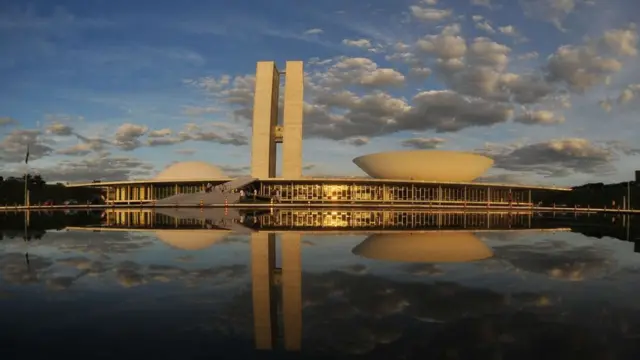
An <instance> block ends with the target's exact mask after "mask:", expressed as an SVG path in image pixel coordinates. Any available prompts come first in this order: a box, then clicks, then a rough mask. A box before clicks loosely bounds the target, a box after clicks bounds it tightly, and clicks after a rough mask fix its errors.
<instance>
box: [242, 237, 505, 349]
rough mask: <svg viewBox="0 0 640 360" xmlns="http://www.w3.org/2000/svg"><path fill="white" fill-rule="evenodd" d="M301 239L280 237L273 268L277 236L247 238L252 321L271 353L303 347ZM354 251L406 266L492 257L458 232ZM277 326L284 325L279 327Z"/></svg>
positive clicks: (370, 243) (367, 244)
mask: <svg viewBox="0 0 640 360" xmlns="http://www.w3.org/2000/svg"><path fill="white" fill-rule="evenodd" d="M405 235H406V236H405ZM301 240H302V233H298V232H287V233H282V234H280V248H281V254H280V255H281V259H280V260H281V261H280V263H281V265H280V267H278V266H277V259H276V258H277V256H278V254H276V234H275V233H270V232H255V233H253V234H252V235H251V274H252V285H251V287H252V300H253V323H254V339H255V347H256V349H258V350H273V349H277V348H280V346H281V345H282V347H283V348H284V349H285V350H287V351H298V350H301V348H302V320H303V319H302V260H301V259H302V257H301V255H302V253H301V250H302V248H301ZM392 242H393V243H394V246H393V247H391V246H390V245H391V243H392ZM353 253H355V254H357V255H362V256H365V257H369V258H372V259H376V260H386V261H400V262H411V263H443V262H449V263H451V262H455V263H463V262H470V261H477V260H482V259H487V258H490V257H491V256H492V255H493V252H492V250H491V249H490V248H489V247H488V246H487V245H486V244H484V242H482V241H481V240H480V239H478V238H477V237H475V236H474V235H473V234H472V233H470V232H459V231H445V232H432V233H429V234H417V235H416V236H414V237H412V236H411V234H409V233H407V234H381V235H380V234H377V235H372V236H370V237H368V238H367V239H365V240H364V241H363V242H362V243H360V244H359V245H358V246H356V247H355V248H354V249H353ZM280 317H282V321H279V318H280ZM279 324H283V329H280V328H279V327H278V325H279ZM279 339H282V344H280V343H279V342H278V340H279Z"/></svg>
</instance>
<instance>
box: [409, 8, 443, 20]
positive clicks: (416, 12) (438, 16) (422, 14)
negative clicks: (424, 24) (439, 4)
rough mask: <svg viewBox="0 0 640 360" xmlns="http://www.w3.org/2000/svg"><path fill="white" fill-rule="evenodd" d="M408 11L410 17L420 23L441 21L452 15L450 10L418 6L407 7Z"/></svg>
mask: <svg viewBox="0 0 640 360" xmlns="http://www.w3.org/2000/svg"><path fill="white" fill-rule="evenodd" d="M409 10H411V15H413V16H414V17H415V18H416V19H418V20H422V21H442V20H444V19H446V18H448V17H450V16H451V15H453V10H451V9H435V8H426V7H421V6H418V5H413V6H411V7H409Z"/></svg>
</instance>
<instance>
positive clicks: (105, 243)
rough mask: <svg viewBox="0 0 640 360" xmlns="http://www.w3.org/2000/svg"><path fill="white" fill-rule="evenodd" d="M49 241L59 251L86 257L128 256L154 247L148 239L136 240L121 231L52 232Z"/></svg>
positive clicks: (48, 236) (48, 237) (49, 234)
mask: <svg viewBox="0 0 640 360" xmlns="http://www.w3.org/2000/svg"><path fill="white" fill-rule="evenodd" d="M47 241H48V244H50V245H51V246H54V247H55V248H56V249H58V250H59V251H62V252H67V253H79V254H84V255H90V254H94V255H95V254H97V255H108V254H126V253H128V252H130V251H135V250H139V249H143V248H145V247H147V246H151V245H153V241H152V240H151V239H149V238H148V237H140V238H136V237H134V236H133V235H132V234H130V233H127V232H119V231H110V232H91V231H86V232H85V231H78V232H76V231H65V232H50V233H48V235H47Z"/></svg>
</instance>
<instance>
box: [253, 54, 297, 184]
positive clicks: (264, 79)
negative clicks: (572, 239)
mask: <svg viewBox="0 0 640 360" xmlns="http://www.w3.org/2000/svg"><path fill="white" fill-rule="evenodd" d="M284 73H285V74H286V75H285V76H286V78H285V97H284V121H283V123H284V124H283V126H282V127H280V126H278V103H279V98H280V75H281V73H280V72H279V71H278V69H277V68H276V66H275V63H274V62H273V61H261V62H258V65H257V67H256V84H255V94H254V103H253V134H252V140H251V142H252V145H251V146H252V150H251V176H253V177H256V178H262V179H265V178H274V177H276V159H277V148H276V144H277V143H278V142H282V143H283V155H282V160H283V161H282V176H283V177H284V178H289V179H292V178H293V179H295V178H299V177H301V176H302V119H303V105H304V104H303V97H304V70H303V63H302V61H287V64H286V71H285V72H284Z"/></svg>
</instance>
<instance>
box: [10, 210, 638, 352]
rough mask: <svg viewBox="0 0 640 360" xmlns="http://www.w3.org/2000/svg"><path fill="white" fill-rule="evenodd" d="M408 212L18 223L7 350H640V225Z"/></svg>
mask: <svg viewBox="0 0 640 360" xmlns="http://www.w3.org/2000/svg"><path fill="white" fill-rule="evenodd" d="M235 215H238V214H232V215H227V216H230V217H234V216H235ZM307 215H308V214H307ZM396 215H397V214H396ZM396 215H388V214H387V215H385V214H382V215H381V217H380V218H382V219H386V220H384V221H386V223H385V222H384V221H383V222H382V223H380V224H378V225H380V226H387V228H381V227H380V226H375V227H372V228H374V229H375V230H367V231H363V230H362V229H360V228H357V226H355V225H354V224H355V223H354V221H353V220H350V221H347V223H346V224H342V225H340V224H338V225H336V223H335V222H333V223H331V222H329V223H327V222H326V221H320V222H317V221H316V222H315V223H314V224H315V225H313V224H312V225H313V226H311V225H309V224H303V226H294V225H295V224H293V223H291V224H289V225H287V226H280V227H278V226H276V225H277V224H281V225H282V224H283V223H282V222H279V220H278V221H276V220H274V218H273V217H274V215H273V214H267V215H261V216H262V217H261V218H260V219H259V220H260V223H259V224H258V226H256V225H255V223H256V220H255V219H250V220H251V221H250V223H251V224H253V225H252V226H245V225H246V222H247V217H246V216H242V217H241V218H239V220H238V221H236V224H235V225H233V226H219V223H217V221H218V219H215V218H209V219H208V220H206V221H200V220H198V219H191V220H189V219H188V218H184V217H183V218H182V219H175V222H174V224H173V225H171V226H169V225H168V224H167V218H166V217H164V218H162V219H163V220H162V221H160V220H158V219H157V218H154V219H155V223H152V224H149V222H146V223H145V224H146V225H145V224H143V225H141V224H140V223H136V224H135V225H131V222H128V221H124V223H125V224H124V225H123V221H120V223H118V222H116V223H114V222H113V221H108V215H107V216H105V214H102V215H100V214H96V215H95V219H94V220H95V221H94V222H95V223H94V224H85V225H81V226H68V225H65V224H61V225H60V226H57V227H58V228H60V229H59V230H54V229H42V228H41V229H33V228H29V229H27V230H26V231H27V232H31V233H32V234H33V233H37V234H38V236H36V237H32V238H31V240H30V241H25V240H24V239H23V237H24V231H23V230H22V229H21V226H23V225H24V223H22V225H20V224H15V222H12V221H4V222H3V224H4V225H3V226H4V227H5V228H6V229H4V230H3V232H2V234H3V236H2V240H1V241H0V277H1V278H0V345H1V346H0V349H1V350H0V353H2V354H3V355H2V356H1V358H2V359H17V358H19V359H33V358H43V359H44V358H53V357H55V356H66V357H67V358H80V357H82V358H93V359H96V358H98V359H102V358H109V359H115V358H134V357H135V358H141V357H144V358H149V359H192V358H198V359H200V358H216V359H218V358H234V359H249V358H274V359H275V358H278V359H282V358H305V359H306V358H327V359H333V358H352V357H354V358H367V359H414V358H415V359H638V358H640V357H639V356H638V355H640V252H639V251H638V245H637V244H636V243H635V241H636V239H635V237H634V235H633V234H634V233H635V232H634V230H633V226H637V227H638V228H640V223H638V224H637V225H636V222H635V221H634V220H633V219H626V218H625V219H622V218H612V217H598V218H588V219H587V218H583V217H580V218H578V217H574V216H573V215H564V217H562V216H558V217H553V218H551V217H549V216H545V215H531V214H530V215H527V216H528V217H529V219H528V220H527V221H526V224H527V225H526V226H521V227H518V226H512V225H509V224H508V223H502V222H501V221H502V220H500V221H497V220H496V221H489V225H491V224H497V225H495V226H485V225H486V224H476V225H473V226H466V227H465V226H460V223H461V222H460V221H458V223H457V225H456V226H449V227H447V228H443V227H442V226H440V227H438V226H436V225H437V224H436V225H433V224H431V225H430V224H426V225H424V226H418V227H416V225H415V218H416V217H415V216H414V217H413V218H412V217H411V216H410V217H409V218H410V219H414V220H413V222H412V220H407V217H406V216H396ZM37 216H52V215H51V214H49V215H32V219H30V223H31V224H34V223H38V221H40V224H42V223H43V222H42V221H43V220H42V219H40V220H38V219H37ZM55 216H58V214H56V215H55ZM71 216H78V215H77V214H76V215H67V218H66V220H65V221H70V220H69V217H71ZM153 216H156V215H153ZM265 216H267V217H271V219H270V220H268V219H266V218H265ZM321 216H326V212H325V214H324V215H322V214H321ZM349 216H351V217H354V216H355V215H353V214H351V215H349ZM358 216H361V215H358ZM491 216H494V215H491ZM495 216H505V215H504V214H502V215H495ZM351 217H347V218H348V219H352V218H351ZM118 218H120V219H122V217H118ZM373 218H376V217H375V216H374V217H373ZM388 218H393V219H395V220H394V221H393V223H394V224H395V225H394V226H391V228H390V229H389V227H390V226H389V221H387V220H388ZM56 219H59V218H56ZM105 219H107V220H105ZM403 219H404V220H403ZM5 220H7V218H5ZM201 220H202V219H201ZM463 220H464V221H468V222H469V223H473V221H472V219H469V220H467V219H463ZM56 221H58V222H61V221H62V220H56ZM199 221H200V222H199ZM509 221H511V220H509ZM90 222H91V221H90ZM126 223H128V225H127V224H126ZM237 223H240V224H237ZM267 223H268V224H270V226H267ZM298 224H299V222H298ZM349 224H351V226H349ZM385 224H386V225H385ZM529 224H532V225H529ZM612 224H613V225H612ZM88 225H93V226H95V225H100V226H103V227H104V226H108V228H102V229H101V230H102V231H96V229H95V228H87V226H88ZM227 225H228V224H227ZM360 227H362V226H360ZM107 230H108V231H107ZM585 233H586V234H589V235H591V236H587V235H585ZM619 234H623V235H622V236H620V235H619ZM29 237H30V236H29Z"/></svg>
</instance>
